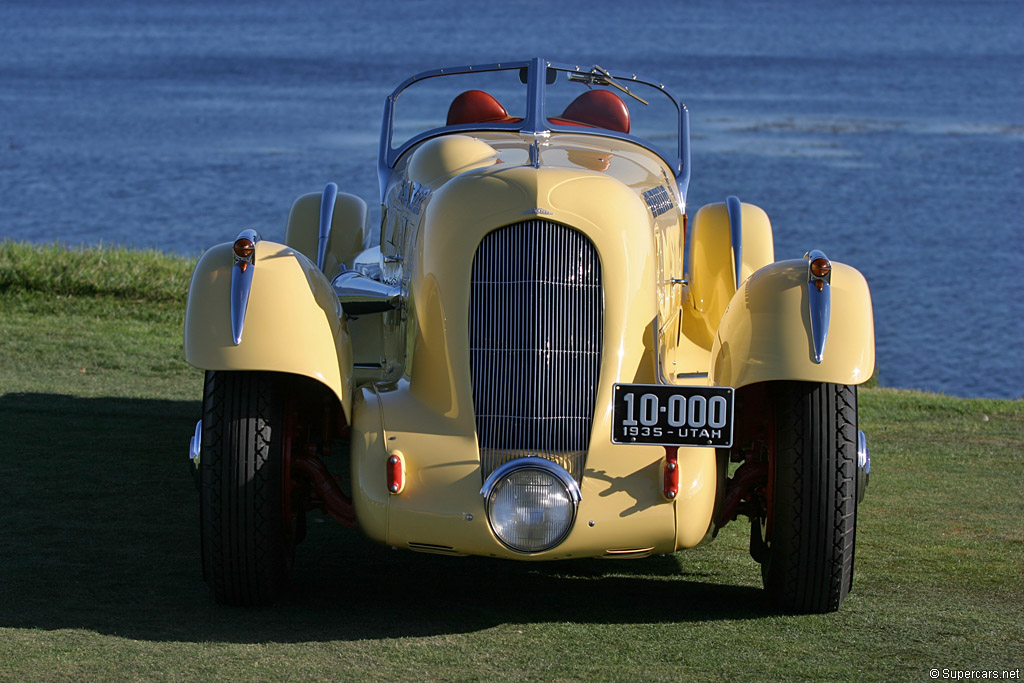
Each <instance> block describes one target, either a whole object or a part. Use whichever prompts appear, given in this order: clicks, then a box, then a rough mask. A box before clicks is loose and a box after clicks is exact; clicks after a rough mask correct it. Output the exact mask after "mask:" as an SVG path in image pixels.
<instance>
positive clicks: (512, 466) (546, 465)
mask: <svg viewBox="0 0 1024 683" xmlns="http://www.w3.org/2000/svg"><path fill="white" fill-rule="evenodd" d="M518 470H543V471H544V472H547V473H548V474H551V475H554V476H555V477H556V478H557V479H558V480H559V481H560V482H562V486H564V487H565V490H566V492H567V493H568V494H569V498H570V499H571V500H572V502H573V504H574V505H579V504H580V501H581V500H583V494H582V493H581V492H580V485H579V484H577V483H576V480H575V479H573V477H572V475H571V474H569V473H568V472H567V471H566V470H565V468H564V467H561V466H560V465H559V464H558V463H555V462H552V461H550V460H548V459H547V458H542V457H540V456H537V455H528V456H526V457H525V458H516V459H515V460H510V461H509V462H507V463H505V464H504V465H502V466H501V467H499V468H498V469H496V470H494V471H493V472H491V476H489V477H487V481H485V482H484V485H483V486H481V487H480V495H482V496H483V497H484V500H487V499H488V498H490V497H491V491H493V490H494V487H495V486H497V485H498V482H500V481H501V480H502V479H504V478H505V477H506V476H508V475H509V474H511V473H513V472H516V471H518Z"/></svg>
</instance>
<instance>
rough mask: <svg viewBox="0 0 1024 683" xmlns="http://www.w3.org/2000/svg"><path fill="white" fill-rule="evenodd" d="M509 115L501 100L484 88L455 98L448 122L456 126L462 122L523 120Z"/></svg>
mask: <svg viewBox="0 0 1024 683" xmlns="http://www.w3.org/2000/svg"><path fill="white" fill-rule="evenodd" d="M521 120H522V119H518V118H513V117H511V116H509V115H508V111H506V110H505V107H503V106H501V102H499V101H498V100H496V99H495V98H494V96H493V95H491V94H490V93H486V92H484V91H483V90H467V91H466V92H464V93H462V94H461V95H459V96H458V97H456V98H455V99H454V100H452V104H451V106H450V107H448V124H447V125H449V126H456V125H458V124H460V123H495V122H511V121H521Z"/></svg>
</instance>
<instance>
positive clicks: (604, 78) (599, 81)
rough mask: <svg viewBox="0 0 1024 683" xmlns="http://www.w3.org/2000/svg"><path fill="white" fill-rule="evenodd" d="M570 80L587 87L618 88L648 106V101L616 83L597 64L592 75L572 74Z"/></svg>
mask: <svg viewBox="0 0 1024 683" xmlns="http://www.w3.org/2000/svg"><path fill="white" fill-rule="evenodd" d="M569 80H570V81H576V82H578V83H586V84H587V85H610V86H612V87H613V88H617V89H619V90H621V91H622V92H624V93H626V94H627V95H629V96H630V97H632V98H633V99H634V100H639V101H640V102H643V103H644V104H648V102H647V100H645V99H644V98H642V97H640V96H639V95H637V94H635V93H634V92H632V91H631V90H630V89H629V88H627V87H626V86H624V85H622V84H621V83H619V82H618V81H616V80H615V79H614V78H612V75H611V74H610V73H608V70H607V69H603V68H601V67H599V66H598V65H597V64H595V65H594V68H592V69H591V70H590V73H581V72H578V71H577V72H570V73H569Z"/></svg>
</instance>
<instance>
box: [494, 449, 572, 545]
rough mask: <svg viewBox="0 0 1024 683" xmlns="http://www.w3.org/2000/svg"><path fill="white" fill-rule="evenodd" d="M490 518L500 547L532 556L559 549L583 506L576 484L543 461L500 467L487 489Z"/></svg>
mask: <svg viewBox="0 0 1024 683" xmlns="http://www.w3.org/2000/svg"><path fill="white" fill-rule="evenodd" d="M483 494H484V496H486V499H487V518H488V521H489V522H490V524H491V529H493V530H494V534H495V535H496V536H497V537H498V538H499V539H500V540H501V542H502V543H504V544H505V545H507V546H508V547H510V548H512V549H513V550H518V551H520V552H526V553H533V552H540V551H542V550H547V549H549V548H553V547H554V546H556V545H558V543H560V542H561V541H562V539H563V538H565V536H566V534H568V533H569V529H570V528H572V523H573V520H574V519H575V518H576V505H577V503H579V501H580V493H579V487H578V486H577V484H576V481H575V480H574V479H573V478H572V476H570V475H569V473H568V472H566V471H565V470H564V469H563V468H561V467H559V466H558V465H556V464H555V463H553V462H551V461H550V460H546V459H543V458H537V457H533V458H520V459H518V460H513V461H512V462H509V463H506V464H505V465H503V466H502V467H499V468H498V469H497V470H495V471H494V473H492V474H491V476H490V477H489V478H488V480H487V483H486V484H484V489H483Z"/></svg>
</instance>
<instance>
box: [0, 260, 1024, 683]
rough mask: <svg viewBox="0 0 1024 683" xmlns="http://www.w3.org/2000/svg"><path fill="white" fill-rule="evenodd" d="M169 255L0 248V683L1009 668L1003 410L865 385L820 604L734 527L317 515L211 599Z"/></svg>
mask: <svg viewBox="0 0 1024 683" xmlns="http://www.w3.org/2000/svg"><path fill="white" fill-rule="evenodd" d="M51 261H53V262H52V263H51ZM190 268H191V264H190V263H189V262H188V261H186V260H183V259H176V258H170V257H165V256H161V255H158V254H154V253H139V252H128V251H124V250H117V249H99V250H86V251H68V250H65V249H63V248H60V247H28V246H25V245H18V244H11V243H5V244H2V245H0V368H2V370H0V372H2V375H0V500H2V501H3V512H2V513H0V520H2V524H0V680H12V681H15V680H16V681H21V680H206V679H211V680H238V679H241V680H283V679H292V678H298V679H308V680H330V681H334V680H355V679H359V680H362V679H372V680H383V679H388V680H421V679H437V680H489V679H493V678H503V679H504V678H510V679H519V680H544V681H547V680H585V679H599V680H630V681H631V680H636V679H640V680H680V679H683V680H688V679H692V680H721V679H725V680H734V679H739V680H766V679H829V680H837V679H842V680H851V679H858V680H859V679H872V680H930V679H929V676H928V671H929V669H932V668H939V669H950V670H969V669H985V670H997V671H998V670H1004V669H1009V670H1015V669H1020V668H1024V495H1022V494H1024V456H1022V451H1024V402H1021V401H989V400H963V399H954V398H949V397H944V396H935V395H927V394H921V393H912V392H903V391H894V390H888V389H871V390H864V391H862V392H861V394H860V397H861V427H862V428H863V429H864V430H865V431H866V432H867V433H868V435H869V439H870V444H871V447H872V465H873V472H872V480H871V484H870V487H869V489H868V492H867V499H866V500H865V502H864V504H863V505H862V507H861V509H860V523H859V527H858V545H857V561H856V580H855V584H854V590H853V592H852V593H851V595H850V597H849V598H848V599H847V601H846V603H845V604H844V606H843V608H842V609H841V611H840V612H838V613H836V614H831V615H823V616H783V615H778V614H776V613H774V612H772V611H771V610H770V609H768V608H767V607H766V606H765V604H764V602H763V601H762V597H761V592H760V576H759V573H758V569H757V567H756V565H755V564H754V563H753V561H752V560H751V559H750V558H749V556H748V555H747V549H746V546H747V529H746V527H745V526H744V525H743V524H741V523H734V524H731V525H729V526H727V527H726V528H725V529H724V530H723V532H722V533H721V534H720V535H719V537H718V538H717V539H716V540H715V541H714V542H712V543H711V544H708V545H706V546H702V547H700V548H698V549H695V550H691V551H684V552H681V553H678V554H676V555H672V556H665V557H655V558H650V559H648V560H639V561H619V562H613V561H600V560H587V561H578V562H573V563H557V564H541V565H538V564H526V563H511V562H502V561H495V560H486V559H480V558H447V557H437V556H429V555H419V554H415V553H410V552H398V551H392V550H390V549H387V548H382V547H378V546H375V545H372V544H370V543H369V542H367V541H365V540H364V539H362V537H360V536H359V534H358V533H355V532H351V531H348V530H346V529H343V528H341V527H339V526H337V525H335V524H334V523H333V522H331V521H329V520H327V521H324V520H323V519H322V518H319V517H316V518H315V520H314V523H312V524H311V525H310V526H311V529H310V533H309V537H308V538H307V540H306V542H305V543H303V544H302V545H301V546H300V548H299V554H298V558H297V561H296V565H295V568H294V579H295V580H294V584H295V589H294V590H293V591H292V592H291V593H290V594H289V595H288V596H287V598H286V599H285V600H284V601H282V603H281V604H279V605H277V606H275V607H273V608H268V609H262V610H247V609H229V608H224V607H220V606H218V605H216V604H215V603H213V601H212V600H211V599H210V597H209V594H208V591H207V589H206V586H205V584H204V583H203V581H202V577H201V575H200V562H199V541H198V526H199V520H198V494H197V493H196V491H195V489H194V487H193V484H192V480H191V478H190V477H189V475H188V472H187V465H186V462H187V458H186V449H187V444H188V437H189V436H190V435H191V432H192V429H193V427H194V425H195V421H196V419H198V417H199V412H200V406H199V399H200V392H201V382H202V375H201V373H200V372H199V371H198V370H196V369H194V368H190V367H189V366H187V365H186V364H185V363H184V361H182V360H181V331H182V330H181V324H182V323H181V320H182V317H183V312H184V298H185V291H186V289H187V283H188V276H189V272H190ZM96 269H99V270H102V271H103V272H100V273H96V272H93V270H96Z"/></svg>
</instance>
